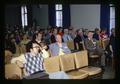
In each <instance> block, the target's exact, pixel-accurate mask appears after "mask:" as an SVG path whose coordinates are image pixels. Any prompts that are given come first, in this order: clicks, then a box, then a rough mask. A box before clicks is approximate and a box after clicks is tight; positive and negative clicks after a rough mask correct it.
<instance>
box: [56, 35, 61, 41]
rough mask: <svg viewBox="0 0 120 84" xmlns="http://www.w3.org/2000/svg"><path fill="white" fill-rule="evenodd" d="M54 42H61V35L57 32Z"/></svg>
mask: <svg viewBox="0 0 120 84" xmlns="http://www.w3.org/2000/svg"><path fill="white" fill-rule="evenodd" d="M56 42H59V43H61V42H62V37H61V36H60V35H59V34H57V35H56Z"/></svg>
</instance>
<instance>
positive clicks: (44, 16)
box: [32, 5, 48, 28]
mask: <svg viewBox="0 0 120 84" xmlns="http://www.w3.org/2000/svg"><path fill="white" fill-rule="evenodd" d="M32 10H33V19H34V18H35V19H36V21H37V25H40V27H42V28H46V27H47V26H48V5H40V6H37V5H33V9H32Z"/></svg>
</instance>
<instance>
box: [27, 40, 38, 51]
mask: <svg viewBox="0 0 120 84" xmlns="http://www.w3.org/2000/svg"><path fill="white" fill-rule="evenodd" d="M33 43H36V44H38V45H40V44H39V43H37V42H36V41H34V40H32V41H30V42H28V43H27V45H26V52H30V49H31V48H33Z"/></svg>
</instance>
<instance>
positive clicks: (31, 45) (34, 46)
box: [26, 41, 40, 54]
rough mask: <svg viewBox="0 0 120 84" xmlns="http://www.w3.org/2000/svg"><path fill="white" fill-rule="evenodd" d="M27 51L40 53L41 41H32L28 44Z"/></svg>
mask: <svg viewBox="0 0 120 84" xmlns="http://www.w3.org/2000/svg"><path fill="white" fill-rule="evenodd" d="M26 51H27V52H32V53H34V54H37V53H39V51H40V45H39V43H37V42H36V41H30V42H29V43H28V44H27V45H26Z"/></svg>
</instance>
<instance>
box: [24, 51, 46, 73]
mask: <svg viewBox="0 0 120 84" xmlns="http://www.w3.org/2000/svg"><path fill="white" fill-rule="evenodd" d="M25 59H26V61H27V62H26V63H25V65H24V66H25V69H26V71H27V73H28V74H29V75H30V74H33V73H35V72H38V71H43V70H44V68H43V57H42V56H41V54H38V55H36V56H32V55H31V53H26V54H25Z"/></svg>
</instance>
